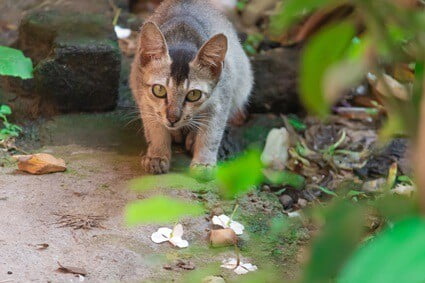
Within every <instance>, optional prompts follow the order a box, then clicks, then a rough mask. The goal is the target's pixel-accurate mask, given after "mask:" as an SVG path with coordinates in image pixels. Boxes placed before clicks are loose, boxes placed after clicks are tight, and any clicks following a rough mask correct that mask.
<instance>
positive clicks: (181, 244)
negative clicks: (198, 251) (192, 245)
mask: <svg viewBox="0 0 425 283" xmlns="http://www.w3.org/2000/svg"><path fill="white" fill-rule="evenodd" d="M170 243H171V244H172V245H173V246H175V247H178V248H181V249H182V248H187V247H188V246H189V242H188V241H186V240H183V239H182V238H174V237H173V238H171V239H170Z"/></svg>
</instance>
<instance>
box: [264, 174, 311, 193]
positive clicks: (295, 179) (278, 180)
mask: <svg viewBox="0 0 425 283" xmlns="http://www.w3.org/2000/svg"><path fill="white" fill-rule="evenodd" d="M263 173H264V176H265V177H266V178H267V180H268V181H269V182H271V183H272V184H275V185H283V186H287V185H288V186H291V187H293V188H294V189H302V188H304V186H305V178H304V177H303V176H301V175H298V174H296V173H292V172H290V171H286V170H285V171H273V170H264V171H263Z"/></svg>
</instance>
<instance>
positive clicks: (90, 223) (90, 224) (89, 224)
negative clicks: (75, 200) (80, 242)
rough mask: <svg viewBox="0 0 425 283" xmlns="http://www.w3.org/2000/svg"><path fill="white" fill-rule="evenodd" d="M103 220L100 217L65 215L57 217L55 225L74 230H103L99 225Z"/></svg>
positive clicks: (103, 217) (102, 217)
mask: <svg viewBox="0 0 425 283" xmlns="http://www.w3.org/2000/svg"><path fill="white" fill-rule="evenodd" d="M105 219H106V217H105V216H102V215H82V214H77V215H70V214H66V215H59V219H58V221H57V222H56V223H55V224H58V225H59V226H58V227H59V228H64V227H71V228H73V229H74V230H78V229H83V230H91V229H93V228H105V227H103V226H102V224H101V222H102V221H103V220H105Z"/></svg>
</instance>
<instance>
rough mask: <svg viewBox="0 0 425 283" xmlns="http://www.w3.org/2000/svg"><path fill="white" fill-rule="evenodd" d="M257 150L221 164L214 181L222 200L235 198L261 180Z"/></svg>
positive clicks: (259, 154)
mask: <svg viewBox="0 0 425 283" xmlns="http://www.w3.org/2000/svg"><path fill="white" fill-rule="evenodd" d="M260 156H261V153H260V152H259V151H258V150H251V151H249V152H247V153H246V154H244V155H242V156H240V157H238V158H236V159H234V160H231V161H228V162H225V163H222V164H220V165H219V166H218V168H217V174H216V179H217V183H218V185H219V188H220V193H221V195H222V196H223V197H224V198H235V197H237V196H240V195H241V194H243V193H245V192H247V191H248V190H249V189H251V188H252V187H253V186H256V185H258V184H260V183H261V182H262V180H263V174H262V169H263V164H262V163H261V159H260Z"/></svg>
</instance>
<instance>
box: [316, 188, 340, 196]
mask: <svg viewBox="0 0 425 283" xmlns="http://www.w3.org/2000/svg"><path fill="white" fill-rule="evenodd" d="M317 188H318V189H319V190H321V191H322V192H324V193H325V194H327V195H331V196H334V197H338V195H337V194H336V193H335V192H334V191H331V190H329V189H328V188H325V187H322V186H318V187H317Z"/></svg>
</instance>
